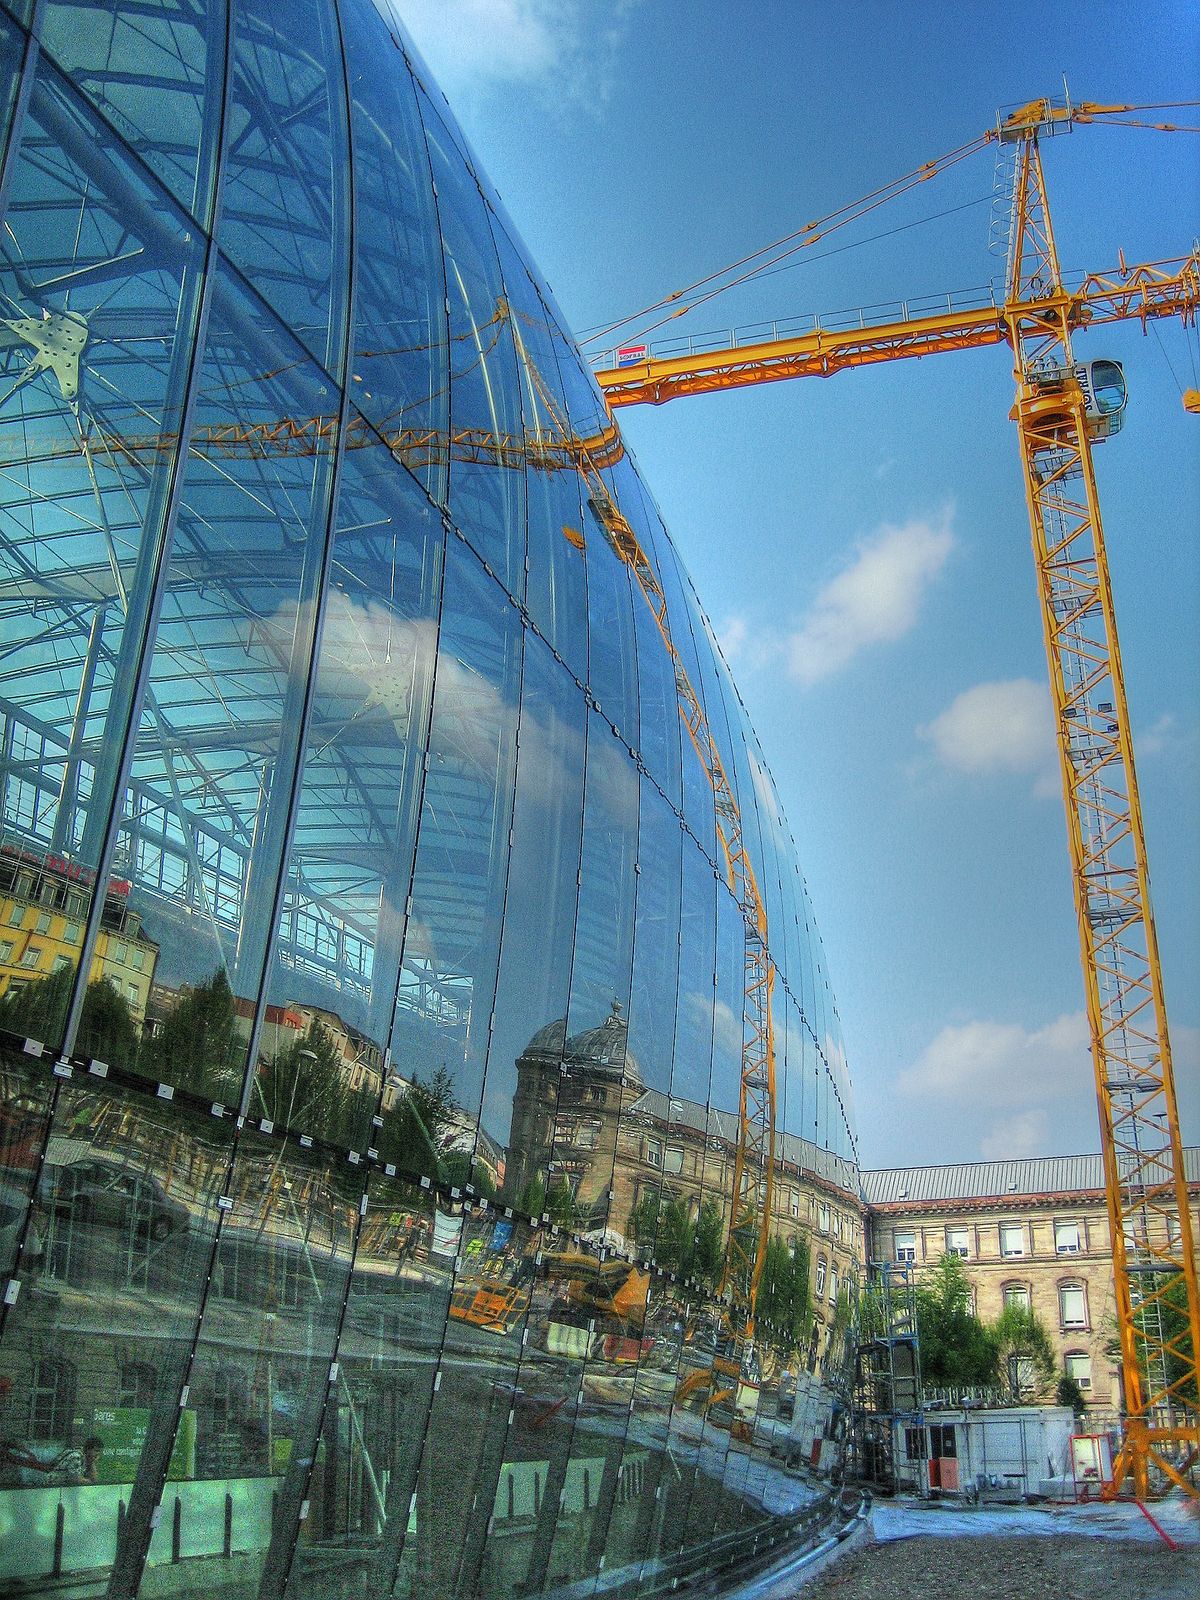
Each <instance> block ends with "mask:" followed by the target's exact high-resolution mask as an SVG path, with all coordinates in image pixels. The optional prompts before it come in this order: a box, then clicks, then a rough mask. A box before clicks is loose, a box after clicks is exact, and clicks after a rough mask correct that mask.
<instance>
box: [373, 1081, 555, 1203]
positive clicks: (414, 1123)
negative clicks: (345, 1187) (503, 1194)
mask: <svg viewBox="0 0 1200 1600" xmlns="http://www.w3.org/2000/svg"><path fill="white" fill-rule="evenodd" d="M461 1115H462V1114H461V1112H460V1110H459V1106H458V1102H457V1100H456V1099H455V1098H454V1080H453V1079H452V1078H451V1076H450V1073H449V1072H448V1071H447V1069H446V1068H445V1067H444V1066H441V1067H438V1068H437V1070H436V1071H435V1072H434V1073H433V1074H432V1076H431V1077H430V1078H429V1079H428V1080H425V1079H422V1078H420V1077H415V1076H414V1078H413V1080H412V1082H411V1083H410V1084H408V1085H407V1087H406V1088H405V1089H404V1090H403V1092H402V1093H401V1094H400V1096H399V1098H398V1099H397V1101H396V1103H395V1105H394V1106H393V1107H392V1110H391V1113H390V1115H389V1116H388V1118H387V1122H386V1124H385V1126H384V1127H383V1128H382V1130H381V1131H380V1136H379V1147H380V1154H381V1155H382V1156H383V1157H384V1159H385V1160H388V1161H394V1162H395V1163H396V1165H397V1166H398V1167H399V1168H401V1170H402V1171H404V1172H407V1173H412V1174H423V1175H424V1176H425V1177H428V1178H432V1179H433V1180H434V1181H435V1182H438V1183H457V1184H461V1183H462V1182H464V1181H465V1179H466V1177H467V1175H468V1172H469V1157H468V1156H467V1155H466V1154H465V1152H463V1151H459V1150H455V1149H453V1143H454V1139H455V1137H456V1136H457V1132H458V1127H459V1119H460V1117H461ZM531 1214H532V1213H531Z"/></svg>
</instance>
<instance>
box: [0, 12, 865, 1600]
mask: <svg viewBox="0 0 1200 1600" xmlns="http://www.w3.org/2000/svg"><path fill="white" fill-rule="evenodd" d="M16 10H17V8H13V7H11V6H10V7H7V8H5V9H4V10H2V11H0V151H2V152H3V159H2V161H0V206H2V208H3V224H4V226H3V230H0V294H2V295H3V298H4V307H5V309H4V313H3V318H2V319H0V363H3V366H4V372H3V373H2V374H0V378H2V380H3V382H2V385H0V423H2V424H3V428H2V429H0V465H2V466H3V468H4V472H3V487H2V488H0V623H2V626H3V636H4V641H5V651H6V654H5V658H4V659H5V678H4V682H3V686H2V688H0V806H2V810H0V872H2V873H3V876H0V950H4V949H5V946H7V945H11V949H9V950H7V951H6V953H4V954H3V957H2V958H0V1049H2V1050H3V1058H2V1060H0V1074H2V1083H0V1089H2V1093H0V1159H2V1161H3V1170H2V1172H0V1270H2V1272H3V1274H4V1276H5V1281H6V1282H7V1283H8V1285H9V1287H8V1290H7V1292H6V1294H5V1296H4V1298H3V1307H2V1313H0V1314H2V1315H3V1319H4V1320H3V1324H2V1326H0V1439H2V1440H3V1441H4V1446H3V1457H2V1459H0V1525H3V1526H4V1527H6V1528H8V1529H11V1530H13V1531H14V1533H15V1537H11V1538H7V1539H5V1540H4V1541H3V1546H2V1548H0V1581H2V1582H3V1583H9V1582H10V1581H11V1582H15V1581H17V1580H20V1582H21V1583H23V1584H24V1585H25V1589H24V1592H26V1593H29V1594H38V1593H40V1592H45V1591H46V1590H47V1586H48V1585H49V1584H50V1583H51V1582H52V1581H53V1583H55V1584H61V1583H66V1584H68V1585H74V1586H75V1587H79V1586H81V1585H86V1586H87V1587H89V1588H90V1589H95V1590H97V1592H98V1591H99V1590H101V1589H106V1590H107V1592H109V1593H112V1594H114V1595H133V1594H137V1593H139V1592H140V1593H146V1592H149V1590H150V1589H153V1590H154V1592H155V1593H160V1594H162V1595H164V1596H167V1595H177V1596H180V1597H183V1596H192V1595H203V1594H208V1593H211V1592H213V1591H214V1589H218V1588H219V1589H221V1590H222V1592H228V1593H229V1594H231V1595H236V1596H239V1597H240V1596H246V1597H250V1596H262V1597H264V1600H266V1597H268V1596H270V1597H272V1600H275V1597H282V1596H288V1597H293V1596H294V1597H298V1600H299V1597H306V1596H309V1595H311V1596H324V1595H329V1594H333V1593H337V1594H338V1595H339V1596H344V1597H346V1600H350V1597H361V1600H368V1597H371V1600H373V1597H374V1596H376V1595H383V1594H389V1595H391V1594H394V1595H401V1594H409V1593H412V1592H418V1591H419V1592H422V1593H426V1594H428V1595H430V1596H456V1597H458V1596H461V1597H463V1600H467V1597H469V1596H479V1595H487V1596H489V1600H490V1597H495V1600H503V1597H505V1596H510V1595H511V1596H515V1595H517V1594H527V1593H555V1592H557V1591H560V1590H565V1589H567V1588H568V1587H569V1586H571V1585H575V1586H583V1587H586V1586H587V1585H589V1584H591V1583H592V1580H593V1579H594V1578H596V1577H597V1575H599V1574H600V1573H602V1572H603V1574H604V1581H605V1583H606V1584H607V1585H609V1586H610V1587H611V1592H613V1593H614V1594H615V1593H626V1594H633V1593H639V1594H644V1593H650V1592H653V1591H654V1588H655V1587H657V1588H658V1589H663V1588H666V1589H669V1588H670V1587H671V1585H672V1583H673V1582H674V1580H675V1579H676V1578H679V1577H682V1576H684V1575H688V1576H692V1575H695V1574H697V1573H699V1572H703V1571H705V1570H707V1569H709V1568H711V1567H714V1566H715V1565H717V1564H718V1563H719V1562H724V1561H727V1560H733V1559H737V1558H738V1557H739V1556H740V1555H741V1554H742V1553H744V1551H745V1550H746V1549H748V1548H750V1547H751V1546H752V1545H753V1542H754V1540H755V1539H756V1538H758V1537H759V1535H761V1534H762V1533H763V1532H764V1531H766V1530H770V1529H776V1528H778V1527H780V1526H781V1525H782V1524H786V1523H787V1522H789V1521H792V1520H795V1519H797V1518H805V1519H808V1520H810V1521H811V1523H812V1526H813V1527H814V1528H815V1527H816V1526H818V1525H819V1523H820V1522H821V1520H822V1516H823V1514H824V1513H825V1512H827V1511H828V1510H829V1508H830V1507H831V1506H832V1504H833V1499H834V1493H833V1491H834V1487H835V1482H836V1478H837V1474H838V1472H839V1470H840V1462H841V1452H842V1439H843V1434H844V1431H845V1424H844V1415H845V1413H844V1400H845V1392H846V1391H845V1383H844V1369H843V1366H844V1364H843V1362H842V1360H841V1356H842V1354H843V1350H844V1344H845V1336H846V1333H847V1330H848V1327H849V1322H850V1317H851V1315H852V1298H853V1287H854V1282H855V1269H856V1265H857V1263H858V1261H859V1260H860V1259H861V1245H860V1233H859V1229H858V1224H857V1221H856V1220H855V1212H854V1208H853V1205H852V1196H853V1192H854V1187H855V1181H854V1165H853V1164H854V1159H855V1149H854V1135H853V1124H852V1114H851V1110H850V1100H849V1083H848V1078H847V1074H846V1069H845V1062H844V1058H843V1054H842V1050H841V1046H840V1040H839V1025H838V1020H837V1015H836V1012H835V1010H834V1008H833V1005H832V1002H831V1000H830V991H829V985H828V981H827V979H826V976H825V972H824V967H823V958H822V954H821V947H820V942H819V939H818V938H817V935H816V932H815V929H814V922H813V916H812V911H811V908H810V906H809V904H808V899H807V895H806V891H805V888H804V884H803V881H802V879H801V876H800V872H799V868H798V865H797V863H796V859H795V851H794V847H793V843H792V840H791V837H790V835H789V833H788V830H787V826H786V823H785V821H784V819H783V817H782V815H781V813H780V810H779V807H778V805H777V802H776V799H775V795H774V790H773V786H772V784H771V780H770V777H769V774H768V772H767V769H766V765H765V762H764V759H763V756H762V753H761V751H760V749H759V747H758V745H757V742H756V740H755V738H754V734H753V731H752V730H751V729H750V728H749V726H748V725H747V723H746V719H745V714H744V712H743V710H742V707H741V704H740V702H739V700H738V698H737V695H736V693H735V691H734V689H733V686H732V684H731V682H730V680H729V677H728V674H727V671H726V669H725V667H724V665H723V663H722V662H721V660H720V656H719V653H718V652H717V650H716V648H715V645H714V642H713V638H712V633H711V630H710V628H709V625H708V622H707V620H706V618H705V617H704V614H703V612H702V611H701V609H700V607H699V604H698V602H697V600H696V597H695V594H694V592H693V590H692V588H691V585H690V583H689V581H688V578H687V576H686V574H685V573H684V572H683V570H682V568H681V566H680V564H679V561H678V558H677V556H676V553H675V550H674V547H673V545H672V543H671V540H670V538H669V536H668V534H667V532H666V529H665V528H664V526H663V524H662V522H661V520H660V518H659V516H658V513H657V511H656V509H655V508H654V506H653V503H652V501H651V500H650V498H649V496H648V495H647V494H646V492H645V490H644V488H643V486H642V484H641V481H640V479H639V478H638V476H637V474H636V472H635V470H634V468H633V465H632V463H631V462H630V460H629V458H628V457H627V455H626V453H625V450H624V445H623V442H622V440H621V437H620V434H619V432H618V431H617V430H616V428H615V427H614V425H613V424H612V422H611V419H610V418H609V416H608V414H607V412H606V410H605V407H604V404H603V401H602V399H601V397H600V395H599V393H598V391H597V389H596V387H595V385H594V383H593V382H592V379H591V377H590V375H589V373H588V372H587V370H586V368H585V367H584V365H583V364H582V361H581V359H580V356H579V354H578V352H577V350H576V349H575V346H574V345H573V343H572V342H571V340H570V338H569V337H568V336H567V334H566V333H565V332H564V330H563V326H562V322H561V318H560V317H559V315H558V313H557V312H556V310H555V308H554V306H553V302H552V300H551V298H550V296H549V294H548V292H547V291H546V289H545V287H544V285H543V284H542V283H541V281H540V279H539V278H538V276H537V274H536V272H535V270H534V269H533V268H532V266H531V265H530V264H529V262H528V259H527V257H526V254H525V252H524V250H523V248H522V246H521V244H520V241H519V240H518V239H517V237H516V235H515V234H514V232H513V230H512V227H511V224H510V223H509V221H508V219H507V218H506V217H505V215H504V214H503V211H502V209H501V207H500V206H499V203H498V202H497V201H496V199H495V197H494V195H493V194H492V192H491V190H490V188H489V186H488V184H487V182H486V180H485V179H484V178H483V177H482V175H481V174H480V173H479V171H478V169H477V167H476V166H475V164H474V161H473V159H472V158H471V156H470V155H469V153H468V152H467V150H466V148H465V146H464V144H463V142H462V139H461V137H460V135H459V133H458V131H457V130H456V128H455V127H454V126H453V124H452V123H451V122H450V121H449V120H448V116H447V112H446V109H445V106H444V104H443V103H441V102H440V101H439V102H438V103H436V104H435V102H434V99H432V98H431V97H430V92H429V88H428V81H427V79H426V77H425V75H424V73H423V71H418V70H416V69H415V68H414V63H413V62H412V59H411V56H410V54H409V53H408V49H407V46H406V45H405V43H404V35H403V31H402V28H401V26H400V24H399V23H398V22H397V21H396V19H395V18H394V17H393V16H392V15H391V9H390V6H389V5H388V4H387V3H386V0H320V3H313V0H271V3H270V4H269V5H268V4H267V3H266V0H234V3H232V4H231V5H230V6H229V7H228V8H226V7H221V6H215V5H214V6H208V7H203V6H198V7H167V6H163V7H158V8H149V9H148V8H146V7H145V6H144V5H143V4H140V3H139V4H136V5H135V4H125V3H124V0H103V3H101V4H97V3H96V0H43V3H42V4H41V5H40V6H39V7H37V8H35V9H34V10H33V12H32V15H33V16H34V18H35V19H36V22H35V25H36V27H37V29H38V35H39V37H38V40H37V47H36V48H34V46H33V45H32V44H31V41H30V38H29V36H28V35H27V34H26V32H25V31H24V30H23V28H22V26H21V25H19V24H18V23H17V22H15V21H13V20H11V18H12V17H13V16H14V15H15V13H16ZM21 14H22V15H24V14H25V13H24V10H22V13H21ZM648 601H651V603H650V604H648V603H647V602H648ZM684 683H686V685H687V688H688V697H687V698H686V705H685V704H684V703H683V700H682V699H681V694H682V690H681V684H684ZM684 716H686V718H687V723H686V727H685V725H684V721H683V720H682V718H683V717H684ZM698 728H699V729H700V730H701V731H702V732H704V734H705V738H711V747H707V746H706V748H710V757H709V759H708V761H707V764H706V760H705V757H704V756H703V755H701V754H700V743H698V742H695V741H694V739H693V735H694V734H695V733H696V731H697V729H698ZM714 752H715V755H714V754H712V753H714ZM714 761H717V762H719V766H720V769H721V773H720V783H719V784H718V783H717V781H716V780H715V777H714V772H715V768H714ZM735 813H736V817H737V822H738V828H739V830H740V832H739V838H740V839H741V842H742V844H743V846H744V851H745V857H744V859H745V861H746V862H747V863H749V866H750V867H752V871H749V870H748V871H747V872H745V873H743V874H742V876H741V878H739V879H737V880H736V881H735V875H734V874H733V873H732V871H731V870H729V866H728V860H727V856H726V852H725V848H724V845H723V843H722V841H723V840H725V841H726V842H727V841H728V837H729V836H728V833H727V831H725V830H727V828H728V826H729V824H730V818H731V817H732V816H734V814H735ZM718 815H719V816H720V818H721V822H720V826H718ZM738 883H740V884H741V885H742V887H743V888H744V887H745V885H746V884H752V885H753V886H754V891H755V894H756V895H759V896H760V897H761V905H760V906H759V907H758V908H757V910H756V911H755V914H754V916H753V917H751V916H749V915H748V913H747V904H746V900H747V896H746V895H745V894H743V893H741V891H740V890H739V889H738V887H737V884H738ZM100 884H103V885H104V886H105V889H104V892H103V894H99V893H97V892H96V886H97V885H100ZM43 923H44V924H45V925H44V926H43V925H42V924H43ZM151 935H152V937H151ZM751 935H753V936H754V937H757V938H758V940H759V943H758V945H756V946H755V952H756V954H755V959H756V960H757V961H759V963H760V967H759V970H760V971H761V970H764V968H763V966H762V963H764V962H766V960H767V956H768V955H769V960H770V970H771V973H772V977H773V989H772V990H771V992H770V999H769V1012H768V1013H767V1014H768V1015H769V1017H770V1019H771V1025H772V1028H773V1038H774V1045H775V1060H776V1071H777V1080H778V1081H777V1089H778V1094H777V1102H776V1104H777V1110H776V1136H777V1146H776V1148H777V1160H776V1174H775V1175H776V1180H777V1182H776V1197H775V1208H774V1220H773V1223H772V1233H771V1237H770V1239H769V1242H768V1244H767V1247H766V1250H765V1252H764V1253H763V1255H762V1256H756V1251H757V1235H756V1233H755V1230H754V1226H753V1220H752V1219H750V1220H748V1221H746V1222H743V1223H742V1224H741V1225H738V1226H732V1228H731V1213H732V1211H733V1209H734V1199H733V1175H732V1168H731V1160H732V1154H733V1152H734V1151H735V1149H736V1147H737V1142H738V1138H739V1133H738V1114H739V1095H740V1090H741V1082H742V1069H743V1056H744V1051H745V1050H746V1048H747V1046H746V1040H747V1037H748V1035H749V1034H750V1033H751V1032H752V1031H753V1030H752V1029H751V1028H750V1027H749V1026H748V1022H747V1018H748V1016H749V1011H748V1008H747V985H746V972H747V954H748V950H749V949H750V942H751V938H750V936H751ZM764 952H765V953H764ZM35 958H36V959H35ZM764 992H765V991H764V990H762V989H760V990H759V991H757V993H758V1003H759V1005H760V1007H761V1005H762V996H763V993H764ZM762 1014H763V1013H762V1012H761V1011H760V1013H759V1015H760V1017H761V1015H762ZM761 1184H762V1177H761V1173H760V1172H759V1170H758V1168H755V1167H753V1166H752V1168H751V1170H750V1174H749V1177H748V1179H747V1180H746V1184H745V1185H744V1187H743V1200H744V1199H745V1198H746V1196H747V1195H749V1198H750V1200H751V1201H753V1200H754V1199H755V1194H756V1186H758V1193H759V1196H760V1197H761ZM731 1232H732V1238H733V1245H734V1246H735V1247H736V1250H737V1251H738V1252H740V1254H739V1256H738V1260H739V1262H740V1263H741V1265H739V1266H738V1267H737V1269H736V1271H732V1274H731V1269H730V1267H729V1262H730V1261H731V1260H733V1259H734V1250H732V1249H731V1247H730V1235H731ZM751 1258H753V1259H754V1262H755V1265H756V1266H760V1267H761V1269H762V1275H761V1282H760V1286H759V1292H758V1300H757V1320H756V1325H755V1329H754V1334H753V1338H750V1337H748V1330H747V1323H746V1318H745V1315H744V1305H745V1295H746V1281H747V1280H748V1278H749V1273H748V1272H747V1271H746V1269H745V1265H744V1263H745V1262H746V1261H747V1260H748V1259H751ZM739 1272H740V1273H741V1277H740V1278H739V1277H738V1276H737V1274H738V1273H739ZM723 1286H724V1288H725V1290H726V1293H725V1294H722V1292H721V1291H722V1287H723ZM739 1297H740V1300H739ZM729 1300H732V1301H733V1302H734V1310H733V1311H731V1310H730V1307H729V1304H728V1303H727V1302H728V1301H729ZM789 1461H790V1462H792V1463H794V1466H793V1467H792V1468H790V1469H789V1468H785V1466H784V1465H783V1463H787V1462H789ZM785 1470H786V1471H787V1472H788V1476H787V1477H786V1480H781V1479H780V1478H778V1477H777V1476H773V1475H774V1474H781V1473H783V1472H784V1471H785ZM39 1574H54V1575H55V1576H54V1578H53V1580H51V1579H50V1578H43V1577H39V1576H38V1575H39Z"/></svg>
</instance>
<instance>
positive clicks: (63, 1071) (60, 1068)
mask: <svg viewBox="0 0 1200 1600" xmlns="http://www.w3.org/2000/svg"><path fill="white" fill-rule="evenodd" d="M72 1070H73V1069H72V1067H71V1063H70V1062H69V1061H68V1060H67V1058H66V1056H62V1057H60V1059H59V1060H58V1061H56V1062H55V1063H54V1068H53V1071H54V1076H55V1077H56V1078H69V1077H70V1076H71V1073H72Z"/></svg>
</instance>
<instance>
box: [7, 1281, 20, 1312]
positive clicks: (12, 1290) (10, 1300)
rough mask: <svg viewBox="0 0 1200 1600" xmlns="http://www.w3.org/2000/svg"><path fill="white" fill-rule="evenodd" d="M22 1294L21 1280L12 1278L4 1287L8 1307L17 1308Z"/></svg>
mask: <svg viewBox="0 0 1200 1600" xmlns="http://www.w3.org/2000/svg"><path fill="white" fill-rule="evenodd" d="M20 1292H21V1280H20V1279H19V1278H10V1279H9V1280H8V1282H7V1283H6V1284H5V1285H4V1304H5V1305H6V1306H15V1305H16V1303H17V1296H18V1295H19V1294H20Z"/></svg>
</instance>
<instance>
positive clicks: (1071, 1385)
mask: <svg viewBox="0 0 1200 1600" xmlns="http://www.w3.org/2000/svg"><path fill="white" fill-rule="evenodd" d="M1054 1403H1055V1405H1059V1406H1070V1408H1071V1410H1072V1411H1073V1412H1074V1413H1075V1415H1076V1416H1077V1417H1078V1416H1082V1414H1083V1413H1084V1412H1085V1411H1086V1410H1087V1401H1086V1400H1085V1399H1084V1397H1083V1390H1082V1389H1081V1388H1080V1387H1079V1383H1078V1380H1077V1379H1075V1378H1072V1377H1071V1375H1070V1374H1069V1373H1067V1372H1064V1373H1062V1374H1061V1375H1060V1377H1059V1380H1058V1388H1057V1389H1056V1390H1055V1391H1054Z"/></svg>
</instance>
